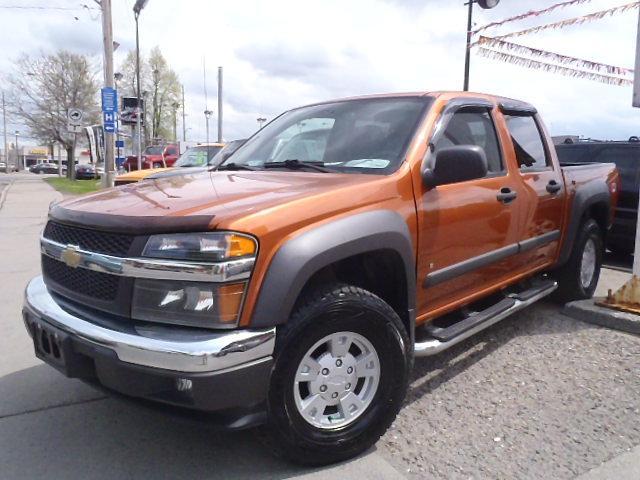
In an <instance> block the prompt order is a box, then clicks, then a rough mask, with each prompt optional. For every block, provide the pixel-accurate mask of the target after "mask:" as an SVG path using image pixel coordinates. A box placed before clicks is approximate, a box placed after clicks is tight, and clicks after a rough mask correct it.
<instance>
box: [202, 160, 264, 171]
mask: <svg viewBox="0 0 640 480" xmlns="http://www.w3.org/2000/svg"><path fill="white" fill-rule="evenodd" d="M216 170H250V171H252V172H253V171H255V170H259V169H258V168H255V167H250V166H249V165H243V164H241V163H234V162H231V163H224V164H222V165H219V166H217V167H213V168H212V169H210V170H209V171H210V172H214V171H216Z"/></svg>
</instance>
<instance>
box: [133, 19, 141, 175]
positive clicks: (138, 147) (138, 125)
mask: <svg viewBox="0 0 640 480" xmlns="http://www.w3.org/2000/svg"><path fill="white" fill-rule="evenodd" d="M139 16H140V11H139V10H138V11H137V12H136V11H135V7H134V17H135V19H136V97H137V98H136V153H137V157H138V170H142V142H141V140H140V135H142V126H141V123H140V113H141V112H140V34H139V31H138V17H139Z"/></svg>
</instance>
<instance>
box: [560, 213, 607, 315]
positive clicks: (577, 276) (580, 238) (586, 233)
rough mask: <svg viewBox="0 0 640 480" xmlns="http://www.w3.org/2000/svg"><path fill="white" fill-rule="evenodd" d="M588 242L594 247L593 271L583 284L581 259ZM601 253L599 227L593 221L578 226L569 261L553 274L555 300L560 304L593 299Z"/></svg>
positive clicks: (602, 248)
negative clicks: (555, 285)
mask: <svg viewBox="0 0 640 480" xmlns="http://www.w3.org/2000/svg"><path fill="white" fill-rule="evenodd" d="M590 241H591V242H593V244H594V246H595V269H594V272H593V275H592V276H591V280H590V281H589V282H588V283H587V282H584V283H585V284H583V282H582V280H581V271H582V270H581V269H582V258H583V254H584V251H585V248H586V246H587V243H588V242H590ZM603 253H604V247H603V241H602V232H601V230H600V227H599V226H598V224H597V223H596V222H595V220H593V219H588V220H586V221H585V222H584V223H583V224H582V225H581V226H580V230H579V231H578V234H577V236H576V240H575V243H574V245H573V250H572V252H571V256H570V257H569V260H568V261H567V263H566V264H565V265H564V266H562V267H561V268H560V269H558V270H557V271H556V273H555V277H556V280H557V281H558V290H557V291H556V293H555V298H556V299H557V300H559V301H561V302H570V301H572V300H583V299H586V298H591V297H593V292H594V291H595V289H596V286H597V285H598V279H599V278H600V269H601V267H602V256H603Z"/></svg>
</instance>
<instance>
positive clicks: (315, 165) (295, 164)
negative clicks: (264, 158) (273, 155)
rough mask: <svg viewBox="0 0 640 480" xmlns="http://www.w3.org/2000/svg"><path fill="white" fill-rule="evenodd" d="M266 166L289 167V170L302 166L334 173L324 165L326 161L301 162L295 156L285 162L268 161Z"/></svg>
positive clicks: (298, 168)
mask: <svg viewBox="0 0 640 480" xmlns="http://www.w3.org/2000/svg"><path fill="white" fill-rule="evenodd" d="M263 167H264V168H288V169H289V170H300V169H302V168H310V169H312V170H316V171H317V172H322V173H332V172H333V170H330V169H328V168H325V167H324V162H301V161H300V160H298V159H296V158H294V159H291V160H285V161H284V162H266V163H265V164H264V165H263Z"/></svg>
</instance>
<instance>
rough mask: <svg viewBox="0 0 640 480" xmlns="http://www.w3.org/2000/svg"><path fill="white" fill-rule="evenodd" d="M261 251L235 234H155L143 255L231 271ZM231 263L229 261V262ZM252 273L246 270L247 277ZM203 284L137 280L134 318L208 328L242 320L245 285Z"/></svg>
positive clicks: (230, 325)
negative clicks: (219, 267) (204, 264)
mask: <svg viewBox="0 0 640 480" xmlns="http://www.w3.org/2000/svg"><path fill="white" fill-rule="evenodd" d="M257 250H258V244H257V242H256V240H255V239H254V238H253V237H250V236H248V235H243V234H239V233H233V232H204V233H179V234H167V235H152V236H151V237H149V240H148V241H147V244H146V245H145V247H144V250H143V252H142V255H143V256H144V257H148V258H162V259H172V260H180V261H182V262H184V261H187V262H188V261H196V262H199V263H202V262H207V263H218V264H221V263H222V264H225V265H224V267H226V268H227V269H229V271H231V270H232V269H233V268H238V266H237V265H235V264H237V263H238V262H233V261H234V260H239V261H240V262H241V263H242V264H243V265H240V267H243V268H246V265H247V262H243V261H242V260H244V259H246V260H248V261H249V262H250V263H249V265H252V261H251V260H252V259H253V258H254V257H255V255H256V252H257ZM227 262H228V263H227ZM249 273H250V271H246V278H248V275H249ZM234 278H236V279H238V278H242V281H238V280H236V281H235V282H225V283H216V282H213V281H211V282H202V281H197V282H196V281H182V280H169V279H167V280H155V279H142V278H137V279H136V280H135V282H134V288H133V303H132V307H131V316H132V317H133V318H135V319H137V320H144V321H149V322H160V323H171V324H175V325H186V326H192V327H204V328H235V327H236V326H237V325H238V321H239V319H240V313H241V307H242V302H243V299H244V294H245V289H246V285H247V282H246V280H245V277H244V276H238V275H236V276H235V277H234Z"/></svg>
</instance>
